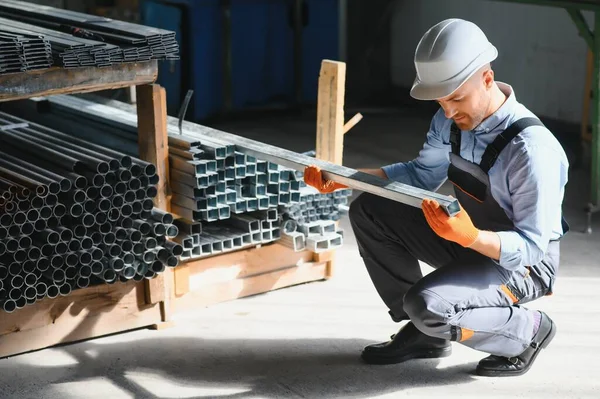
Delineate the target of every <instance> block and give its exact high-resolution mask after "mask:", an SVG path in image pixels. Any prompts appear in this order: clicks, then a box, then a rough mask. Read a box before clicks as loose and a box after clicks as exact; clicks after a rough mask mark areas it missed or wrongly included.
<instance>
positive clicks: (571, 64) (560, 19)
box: [391, 0, 593, 123]
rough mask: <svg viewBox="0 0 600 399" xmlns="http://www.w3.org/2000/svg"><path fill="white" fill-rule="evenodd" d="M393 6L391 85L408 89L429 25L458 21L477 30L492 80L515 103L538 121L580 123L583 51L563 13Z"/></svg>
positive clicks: (497, 6)
mask: <svg viewBox="0 0 600 399" xmlns="http://www.w3.org/2000/svg"><path fill="white" fill-rule="evenodd" d="M395 6H396V7H395V9H394V11H393V16H392V21H391V76H392V84H393V85H395V86H398V87H402V88H410V86H411V85H412V82H413V79H414V65H413V61H412V58H413V55H414V49H415V47H416V45H417V43H418V41H419V39H420V37H421V36H422V35H423V33H425V31H426V30H427V29H428V28H429V27H431V26H432V25H434V24H435V23H437V22H439V21H441V20H443V19H446V18H452V17H458V18H463V19H467V20H470V21H473V22H475V23H476V24H478V25H479V26H480V27H481V28H482V29H483V31H484V32H485V33H486V35H487V36H488V39H489V40H490V41H491V42H492V43H493V44H494V45H495V46H496V47H497V48H498V51H499V53H500V54H499V57H498V59H497V60H496V62H495V63H494V65H493V66H494V69H495V72H496V78H497V80H500V81H504V82H506V83H509V84H511V85H512V86H513V87H514V89H515V91H516V93H517V99H519V101H521V102H522V103H523V104H525V105H526V106H527V107H529V108H530V109H531V110H532V111H533V112H535V113H537V114H538V115H540V116H544V117H549V118H555V119H559V120H561V121H565V122H574V123H579V122H580V121H581V112H582V102H583V90H584V82H585V63H586V51H587V48H586V44H585V42H584V40H583V39H582V38H581V37H579V36H578V32H577V29H576V27H575V25H574V24H573V22H572V21H571V19H570V17H569V15H568V14H567V12H566V11H565V10H564V9H560V8H553V7H541V6H534V5H524V4H508V3H505V2H501V1H492V0H451V1H442V0H421V1H418V2H417V1H412V0H396V4H395ZM426 10H427V11H426ZM585 16H586V18H587V19H588V21H589V22H588V23H593V22H591V20H590V17H591V15H587V14H586V15H585ZM591 26H593V25H591Z"/></svg>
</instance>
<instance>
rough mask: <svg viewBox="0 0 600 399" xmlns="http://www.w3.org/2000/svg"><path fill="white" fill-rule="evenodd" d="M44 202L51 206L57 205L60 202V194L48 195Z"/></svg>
mask: <svg viewBox="0 0 600 399" xmlns="http://www.w3.org/2000/svg"><path fill="white" fill-rule="evenodd" d="M44 204H46V205H48V206H50V207H52V206H55V205H56V204H58V195H56V194H48V195H46V197H45V198H44Z"/></svg>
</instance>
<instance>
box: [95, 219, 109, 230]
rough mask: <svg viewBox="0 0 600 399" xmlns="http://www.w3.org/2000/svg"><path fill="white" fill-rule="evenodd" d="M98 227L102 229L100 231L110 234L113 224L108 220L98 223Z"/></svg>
mask: <svg viewBox="0 0 600 399" xmlns="http://www.w3.org/2000/svg"><path fill="white" fill-rule="evenodd" d="M109 219H110V218H109ZM97 228H98V230H99V231H100V233H102V234H108V233H110V231H111V230H112V224H110V223H109V222H106V223H104V224H101V225H98V226H97Z"/></svg>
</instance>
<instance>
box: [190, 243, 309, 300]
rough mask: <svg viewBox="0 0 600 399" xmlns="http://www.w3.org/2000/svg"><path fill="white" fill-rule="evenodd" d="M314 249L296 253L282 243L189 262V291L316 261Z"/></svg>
mask: <svg viewBox="0 0 600 399" xmlns="http://www.w3.org/2000/svg"><path fill="white" fill-rule="evenodd" d="M312 258H313V253H312V252H310V251H303V252H294V251H293V250H292V249H290V248H287V247H285V246H283V245H280V244H270V245H265V246H262V247H260V248H251V249H247V250H243V251H237V252H232V253H228V254H224V255H219V256H214V257H211V258H207V259H201V260H197V261H194V262H189V263H187V264H186V265H187V266H188V268H189V279H188V280H189V283H188V284H189V291H196V290H201V289H203V288H202V287H203V286H204V285H206V284H213V283H217V282H225V281H230V280H235V279H240V278H245V277H249V276H254V275H259V274H264V273H268V272H271V271H274V270H279V269H282V268H287V267H291V266H298V265H302V264H305V263H310V262H312Z"/></svg>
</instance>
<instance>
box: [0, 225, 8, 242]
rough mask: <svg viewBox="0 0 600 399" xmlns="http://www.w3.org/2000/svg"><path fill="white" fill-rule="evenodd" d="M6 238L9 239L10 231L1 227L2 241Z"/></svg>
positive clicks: (0, 235) (0, 236) (0, 238)
mask: <svg viewBox="0 0 600 399" xmlns="http://www.w3.org/2000/svg"><path fill="white" fill-rule="evenodd" d="M6 237H8V230H7V229H5V228H4V227H0V240H3V239H5V238H6Z"/></svg>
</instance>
